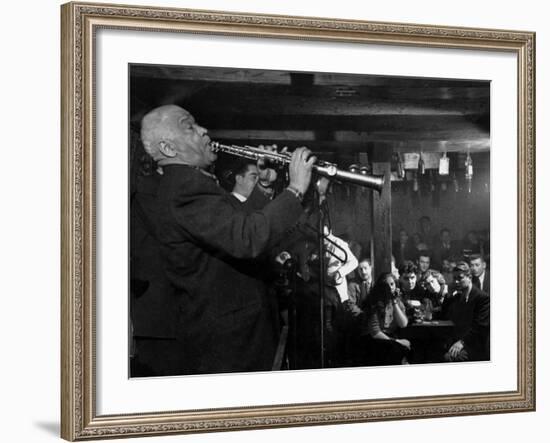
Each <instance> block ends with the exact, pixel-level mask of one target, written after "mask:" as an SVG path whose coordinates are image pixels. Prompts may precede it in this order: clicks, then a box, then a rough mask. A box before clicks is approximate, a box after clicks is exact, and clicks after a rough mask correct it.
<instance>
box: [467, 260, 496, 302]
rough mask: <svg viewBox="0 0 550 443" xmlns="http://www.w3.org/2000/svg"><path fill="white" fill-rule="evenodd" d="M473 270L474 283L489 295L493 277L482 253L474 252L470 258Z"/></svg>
mask: <svg viewBox="0 0 550 443" xmlns="http://www.w3.org/2000/svg"><path fill="white" fill-rule="evenodd" d="M469 262H470V270H471V271H472V283H473V285H474V286H476V287H477V288H478V289H481V290H482V291H483V292H485V293H486V294H487V295H491V277H490V275H489V269H487V263H486V262H485V258H484V257H483V255H481V254H472V255H470V258H469Z"/></svg>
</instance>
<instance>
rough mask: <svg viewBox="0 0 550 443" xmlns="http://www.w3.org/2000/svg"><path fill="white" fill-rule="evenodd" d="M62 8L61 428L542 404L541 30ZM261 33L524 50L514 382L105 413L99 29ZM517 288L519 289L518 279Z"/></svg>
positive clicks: (183, 429) (74, 432) (113, 429)
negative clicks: (100, 378) (538, 294)
mask: <svg viewBox="0 0 550 443" xmlns="http://www.w3.org/2000/svg"><path fill="white" fill-rule="evenodd" d="M61 17H62V20H61V21H62V41H61V47H62V60H61V66H62V70H61V71H62V115H61V122H62V127H61V135H62V137H61V139H62V177H61V187H62V196H61V197H62V214H61V215H62V256H61V260H62V276H61V280H62V303H61V319H62V324H61V331H62V334H61V340H62V342H61V349H62V365H61V387H62V388H61V389H62V391H61V410H62V413H61V435H62V437H63V438H64V439H67V440H70V441H75V440H87V439H94V438H108V437H130V436H146V435H161V434H178V433H196V432H205V431H209V432H214V431H226V430H240V429H262V428H271V427H283V426H306V425H320V424H337V423H352V422H367V421H378V420H397V419H404V418H422V417H443V416H459V415H473V414H489V413H501V412H521V411H533V410H534V409H535V35H534V33H531V32H523V31H501V30H490V29H470V28H452V27H443V26H432V25H412V24H396V23H375V22H362V21H352V20H337V19H334V20H332V19H321V18H307V17H288V16H269V15H259V14H246V13H227V12H219V11H198V10H183V9H165V8H155V7H132V6H121V5H106V4H88V3H79V2H74V3H68V4H65V5H63V6H62V7H61ZM100 29H109V30H117V31H120V32H159V33H183V34H193V35H215V36H222V37H226V38H233V37H255V38H257V37H261V38H265V39H282V40H287V41H289V42H290V41H296V40H303V41H318V42H331V43H336V44H338V43H342V44H344V43H350V42H353V43H356V44H359V45H361V44H375V45H389V46H398V47H411V48H430V49H434V50H435V49H471V50H478V51H487V52H493V53H503V52H506V53H511V54H514V55H516V57H517V79H518V81H517V115H518V121H517V127H518V132H517V163H518V168H517V202H518V203H517V205H518V212H517V226H518V230H517V349H516V352H517V387H516V389H512V390H506V391H498V392H477V393H459V394H453V395H429V396H415V397H394V398H383V399H377V398H373V399H365V400H357V399H353V400H351V399H349V398H342V399H340V400H338V401H327V402H305V403H293V404H277V405H247V406H246V407H241V406H239V407H223V408H214V407H208V408H200V409H192V410H189V409H186V410H180V411H174V410H164V411H162V410H161V411H151V412H147V413H143V412H139V413H135V412H134V411H132V410H128V411H123V412H122V413H117V414H104V415H101V414H98V412H97V403H98V397H97V396H98V392H97V383H96V381H97V380H96V375H97V374H96V345H97V343H96V338H97V337H96V333H95V332H96V325H97V321H98V318H97V316H96V287H97V285H96V283H97V282H96V265H97V264H96V251H97V250H98V248H101V247H103V245H101V244H98V243H99V242H98V239H97V232H96V211H97V209H98V204H99V203H98V202H97V200H96V186H97V184H98V183H97V182H98V180H100V179H101V178H99V175H98V171H97V168H96V87H97V84H96V82H97V77H96V69H95V68H96V66H95V57H96V50H97V48H96V33H97V32H98V30H100ZM511 290H512V289H511Z"/></svg>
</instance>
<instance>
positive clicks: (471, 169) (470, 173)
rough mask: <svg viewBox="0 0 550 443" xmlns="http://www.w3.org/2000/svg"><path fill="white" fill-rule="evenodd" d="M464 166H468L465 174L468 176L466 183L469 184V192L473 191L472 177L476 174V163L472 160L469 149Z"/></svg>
mask: <svg viewBox="0 0 550 443" xmlns="http://www.w3.org/2000/svg"><path fill="white" fill-rule="evenodd" d="M464 166H465V167H466V172H465V174H464V176H465V178H466V183H467V186H468V193H471V192H472V177H473V176H474V164H473V162H472V157H471V156H470V150H468V154H467V155H466V161H465V162H464Z"/></svg>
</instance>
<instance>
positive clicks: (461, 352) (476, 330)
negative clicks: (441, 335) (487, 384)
mask: <svg viewBox="0 0 550 443" xmlns="http://www.w3.org/2000/svg"><path fill="white" fill-rule="evenodd" d="M455 282H456V284H457V288H458V289H459V291H460V292H459V293H458V294H456V295H455V296H454V297H452V298H451V299H449V300H448V301H447V302H446V303H447V304H448V306H446V307H445V311H446V315H447V317H448V318H449V319H450V320H452V321H453V323H454V325H455V326H454V334H453V337H452V340H451V341H450V342H449V347H448V351H447V353H446V354H445V360H446V361H479V360H488V359H489V354H490V352H489V349H490V345H489V328H490V302H489V296H488V295H487V294H486V293H485V292H483V291H481V290H480V289H478V288H477V287H475V286H474V285H473V284H472V281H471V274H470V270H469V266H468V264H467V263H464V262H462V263H459V264H458V265H457V266H456V268H455ZM451 342H452V343H451Z"/></svg>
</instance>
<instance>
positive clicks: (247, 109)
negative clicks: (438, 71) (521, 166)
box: [130, 65, 490, 154]
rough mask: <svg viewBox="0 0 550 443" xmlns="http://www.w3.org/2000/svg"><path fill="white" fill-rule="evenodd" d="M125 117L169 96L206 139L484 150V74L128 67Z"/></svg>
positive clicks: (336, 148) (350, 148) (351, 149)
mask: <svg viewBox="0 0 550 443" xmlns="http://www.w3.org/2000/svg"><path fill="white" fill-rule="evenodd" d="M130 79H131V98H132V99H131V105H130V106H131V109H130V113H131V120H132V123H133V124H134V125H138V124H139V121H140V119H141V117H142V116H143V115H144V114H145V113H146V112H147V111H149V110H150V109H152V108H154V107H156V106H159V105H163V104H169V103H175V104H178V105H180V106H182V107H184V108H185V109H187V110H189V111H190V112H191V113H192V114H193V115H194V116H195V119H196V120H197V122H199V124H201V125H202V126H204V127H206V128H208V130H209V135H210V136H211V138H212V139H213V140H218V141H221V142H224V143H226V144H228V143H235V144H249V145H259V144H266V143H278V144H279V145H280V146H282V145H287V146H289V147H290V148H293V147H297V146H303V145H305V146H308V147H310V148H311V149H312V150H313V151H315V152H324V153H337V152H338V153H341V154H343V153H360V152H369V153H372V151H373V150H390V151H391V152H419V151H423V152H430V151H431V152H433V151H437V152H443V151H447V152H462V153H464V152H466V151H468V150H469V151H470V152H471V153H472V154H476V153H482V152H483V153H486V154H488V152H487V151H489V146H490V138H489V134H490V82H488V81H478V80H454V79H428V78H408V77H388V76H372V75H359V74H336V73H304V72H289V71H269V70H252V69H238V68H203V67H184V66H158V65H131V67H130Z"/></svg>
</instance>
